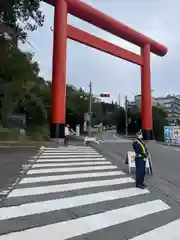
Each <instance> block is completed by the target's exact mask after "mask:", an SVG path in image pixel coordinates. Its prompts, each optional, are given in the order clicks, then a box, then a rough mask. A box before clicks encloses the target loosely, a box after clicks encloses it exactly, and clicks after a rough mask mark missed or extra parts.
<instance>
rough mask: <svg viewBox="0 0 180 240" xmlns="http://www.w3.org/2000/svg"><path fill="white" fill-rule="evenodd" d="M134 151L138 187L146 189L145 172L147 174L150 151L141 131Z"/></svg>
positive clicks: (135, 141)
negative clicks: (147, 160)
mask: <svg viewBox="0 0 180 240" xmlns="http://www.w3.org/2000/svg"><path fill="white" fill-rule="evenodd" d="M133 149H134V151H135V153H136V156H135V165H136V187H138V188H142V189H143V188H145V187H146V185H145V184H144V178H145V172H146V159H147V157H148V151H147V148H146V146H145V143H144V142H143V135H142V132H141V131H140V132H139V133H137V137H136V139H135V140H134V142H133Z"/></svg>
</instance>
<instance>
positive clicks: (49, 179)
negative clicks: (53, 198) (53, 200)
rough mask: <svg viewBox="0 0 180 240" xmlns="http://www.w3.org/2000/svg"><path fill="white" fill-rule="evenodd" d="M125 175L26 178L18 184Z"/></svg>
mask: <svg viewBox="0 0 180 240" xmlns="http://www.w3.org/2000/svg"><path fill="white" fill-rule="evenodd" d="M118 175H125V173H124V172H122V171H111V172H95V173H75V174H68V175H57V176H43V177H27V178H23V179H22V180H21V181H20V183H19V184H26V183H39V182H50V181H59V180H67V179H78V178H79V179H80V178H94V177H111V176H118Z"/></svg>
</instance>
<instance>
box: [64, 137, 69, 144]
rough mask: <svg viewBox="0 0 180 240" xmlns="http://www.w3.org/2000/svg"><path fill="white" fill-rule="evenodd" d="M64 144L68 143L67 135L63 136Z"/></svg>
mask: <svg viewBox="0 0 180 240" xmlns="http://www.w3.org/2000/svg"><path fill="white" fill-rule="evenodd" d="M64 145H65V146H67V145H68V136H64Z"/></svg>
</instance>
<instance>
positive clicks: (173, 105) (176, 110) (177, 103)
mask: <svg viewBox="0 0 180 240" xmlns="http://www.w3.org/2000/svg"><path fill="white" fill-rule="evenodd" d="M156 99H157V101H158V103H159V104H160V105H161V106H162V107H163V108H164V109H165V111H166V112H167V115H168V121H169V122H175V121H176V120H180V97H179V96H176V95H167V96H166V97H158V98H156Z"/></svg>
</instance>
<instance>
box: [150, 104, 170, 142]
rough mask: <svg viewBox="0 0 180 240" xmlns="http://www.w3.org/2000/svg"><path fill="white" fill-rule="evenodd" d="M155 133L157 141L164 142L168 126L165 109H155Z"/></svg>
mask: <svg viewBox="0 0 180 240" xmlns="http://www.w3.org/2000/svg"><path fill="white" fill-rule="evenodd" d="M152 110H153V131H154V136H155V138H156V140H157V141H163V140H164V126H168V125H169V124H168V121H167V119H166V117H167V114H166V112H165V111H164V109H163V108H160V107H153V109H152Z"/></svg>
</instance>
